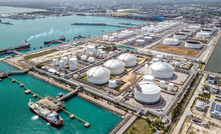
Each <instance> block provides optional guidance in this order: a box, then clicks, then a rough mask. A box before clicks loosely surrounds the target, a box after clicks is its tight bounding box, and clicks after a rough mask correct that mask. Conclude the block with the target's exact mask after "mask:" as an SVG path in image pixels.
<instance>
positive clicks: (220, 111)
mask: <svg viewBox="0 0 221 134" xmlns="http://www.w3.org/2000/svg"><path fill="white" fill-rule="evenodd" d="M209 112H210V116H211V117H213V118H217V119H220V120H221V103H219V102H215V101H214V102H213V103H212V105H211V108H210V111H209Z"/></svg>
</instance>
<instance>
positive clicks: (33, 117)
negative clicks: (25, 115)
mask: <svg viewBox="0 0 221 134" xmlns="http://www.w3.org/2000/svg"><path fill="white" fill-rule="evenodd" d="M38 117H39V116H38V115H35V116H32V117H31V119H32V120H37V119H38Z"/></svg>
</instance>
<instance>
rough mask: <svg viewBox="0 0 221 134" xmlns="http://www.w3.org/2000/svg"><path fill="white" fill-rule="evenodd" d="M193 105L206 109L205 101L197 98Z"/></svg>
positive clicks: (198, 108) (200, 109) (199, 108)
mask: <svg viewBox="0 0 221 134" xmlns="http://www.w3.org/2000/svg"><path fill="white" fill-rule="evenodd" d="M195 107H196V109H197V110H199V111H202V112H203V111H205V109H206V102H204V101H202V100H197V102H196V105H195Z"/></svg>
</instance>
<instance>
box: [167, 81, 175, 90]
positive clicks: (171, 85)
mask: <svg viewBox="0 0 221 134" xmlns="http://www.w3.org/2000/svg"><path fill="white" fill-rule="evenodd" d="M173 88H174V84H173V83H169V86H168V90H170V91H172V90H173Z"/></svg>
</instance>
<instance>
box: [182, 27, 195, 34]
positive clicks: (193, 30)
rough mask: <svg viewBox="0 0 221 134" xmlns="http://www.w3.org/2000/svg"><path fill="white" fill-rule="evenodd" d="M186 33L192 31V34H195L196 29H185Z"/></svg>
mask: <svg viewBox="0 0 221 134" xmlns="http://www.w3.org/2000/svg"><path fill="white" fill-rule="evenodd" d="M185 30H186V31H191V33H195V32H196V29H194V28H185Z"/></svg>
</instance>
